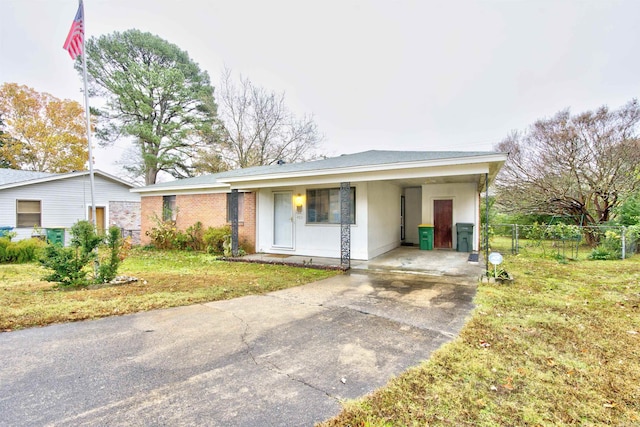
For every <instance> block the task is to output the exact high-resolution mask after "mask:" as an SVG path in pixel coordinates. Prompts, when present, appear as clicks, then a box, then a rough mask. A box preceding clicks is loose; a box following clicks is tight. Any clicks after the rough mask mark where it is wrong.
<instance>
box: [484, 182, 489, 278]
mask: <svg viewBox="0 0 640 427" xmlns="http://www.w3.org/2000/svg"><path fill="white" fill-rule="evenodd" d="M484 203H485V206H484V207H485V210H484V217H485V218H484V269H485V271H489V174H488V173H485V174H484Z"/></svg>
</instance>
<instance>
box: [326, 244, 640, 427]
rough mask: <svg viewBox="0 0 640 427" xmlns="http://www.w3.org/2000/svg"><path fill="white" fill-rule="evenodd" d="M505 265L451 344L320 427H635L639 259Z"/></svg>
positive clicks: (639, 413)
mask: <svg viewBox="0 0 640 427" xmlns="http://www.w3.org/2000/svg"><path fill="white" fill-rule="evenodd" d="M505 258H506V261H505V265H506V267H507V269H508V270H509V271H510V272H512V273H513V274H514V276H515V277H516V282H515V283H514V284H512V285H497V284H496V285H481V286H480V287H479V289H478V294H477V296H476V300H475V302H476V304H477V308H476V310H475V312H474V314H473V317H472V319H471V320H470V321H469V322H468V323H467V324H466V325H465V327H464V329H463V330H462V332H461V334H460V336H459V338H458V339H456V340H455V341H453V342H451V343H449V344H447V345H445V346H444V347H443V348H441V349H440V350H438V351H437V352H435V353H434V354H433V356H432V357H431V359H430V360H429V361H427V362H425V363H423V364H422V365H421V366H418V367H415V368H413V369H411V370H409V371H407V372H406V373H404V374H402V375H400V376H399V377H397V378H395V379H394V380H392V381H391V382H390V383H389V384H388V385H387V386H385V387H384V388H382V389H380V390H378V391H376V392H375V393H373V394H371V395H370V396H368V397H366V398H364V399H362V400H359V401H356V402H350V403H348V404H347V405H346V407H345V409H344V411H343V412H342V413H341V414H340V415H339V416H337V417H336V418H334V419H332V420H329V421H327V422H326V423H324V424H323V425H324V426H338V425H339V426H386V425H393V426H413V425H416V426H418V425H419V426H423V425H453V426H495V425H531V426H538V425H540V426H552V425H553V426H555V425H623V426H627V425H629V426H630V425H640V308H639V306H640V256H637V255H636V256H635V257H633V258H631V259H628V260H625V261H591V262H589V261H582V262H569V263H564V264H563V263H558V262H557V261H555V260H550V259H544V258H539V257H538V258H536V257H523V256H507V257H505Z"/></svg>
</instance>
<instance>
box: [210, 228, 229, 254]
mask: <svg viewBox="0 0 640 427" xmlns="http://www.w3.org/2000/svg"><path fill="white" fill-rule="evenodd" d="M230 236H231V227H230V226H228V225H225V226H222V227H209V228H207V230H206V231H205V232H204V236H203V241H204V247H205V248H206V250H207V252H208V253H210V254H222V253H224V246H225V241H226V240H227V239H228V238H229V237H230Z"/></svg>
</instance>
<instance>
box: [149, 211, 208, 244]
mask: <svg viewBox="0 0 640 427" xmlns="http://www.w3.org/2000/svg"><path fill="white" fill-rule="evenodd" d="M155 222H156V226H155V227H153V228H152V229H151V230H149V231H147V232H146V235H147V236H149V237H150V238H151V244H152V245H153V246H154V247H155V248H156V249H179V250H193V251H201V250H204V248H205V246H206V245H205V243H204V237H203V234H204V233H203V231H202V223H201V222H200V221H198V222H196V223H195V224H193V225H192V226H190V227H188V228H187V229H186V230H185V231H184V232H183V231H180V230H178V228H177V227H176V225H175V223H174V222H173V221H161V220H160V219H159V218H157V217H156V218H155Z"/></svg>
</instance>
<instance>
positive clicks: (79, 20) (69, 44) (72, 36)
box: [62, 0, 84, 59]
mask: <svg viewBox="0 0 640 427" xmlns="http://www.w3.org/2000/svg"><path fill="white" fill-rule="evenodd" d="M83 39H84V7H83V5H82V0H80V4H79V5H78V12H77V13H76V17H75V18H74V19H73V23H72V24H71V29H69V34H68V35H67V40H66V41H65V42H64V46H62V48H63V49H64V50H66V51H68V52H69V56H71V59H76V57H77V56H78V55H82V45H83V43H82V41H83Z"/></svg>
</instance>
